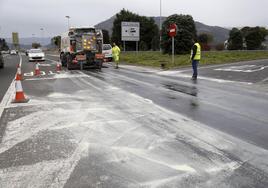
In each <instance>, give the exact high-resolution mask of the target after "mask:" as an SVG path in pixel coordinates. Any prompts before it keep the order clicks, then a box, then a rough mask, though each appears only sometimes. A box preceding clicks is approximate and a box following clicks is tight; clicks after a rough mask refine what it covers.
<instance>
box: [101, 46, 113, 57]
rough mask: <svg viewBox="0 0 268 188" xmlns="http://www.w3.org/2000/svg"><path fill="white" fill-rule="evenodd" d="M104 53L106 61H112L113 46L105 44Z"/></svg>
mask: <svg viewBox="0 0 268 188" xmlns="http://www.w3.org/2000/svg"><path fill="white" fill-rule="evenodd" d="M102 54H103V55H104V58H105V60H106V61H112V60H113V53H112V46H111V45H110V44H103V45H102Z"/></svg>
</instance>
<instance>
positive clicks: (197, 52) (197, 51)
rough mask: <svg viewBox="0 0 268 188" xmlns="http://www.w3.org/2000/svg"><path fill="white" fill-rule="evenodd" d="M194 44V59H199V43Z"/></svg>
mask: <svg viewBox="0 0 268 188" xmlns="http://www.w3.org/2000/svg"><path fill="white" fill-rule="evenodd" d="M194 45H195V46H196V47H197V49H196V54H195V56H194V60H200V59H201V46H200V44H199V43H195V44H194Z"/></svg>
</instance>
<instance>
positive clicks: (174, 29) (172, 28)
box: [168, 24, 177, 37]
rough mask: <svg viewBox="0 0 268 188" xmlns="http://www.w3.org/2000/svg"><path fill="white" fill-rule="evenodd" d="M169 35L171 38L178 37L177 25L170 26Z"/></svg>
mask: <svg viewBox="0 0 268 188" xmlns="http://www.w3.org/2000/svg"><path fill="white" fill-rule="evenodd" d="M168 35H169V36H170V37H175V36H176V35H177V25H176V24H170V26H169V29H168Z"/></svg>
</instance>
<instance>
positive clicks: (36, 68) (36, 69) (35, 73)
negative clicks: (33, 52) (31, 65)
mask: <svg viewBox="0 0 268 188" xmlns="http://www.w3.org/2000/svg"><path fill="white" fill-rule="evenodd" d="M40 74H41V73H40V69H39V63H36V64H35V70H34V75H35V76H39V75H40Z"/></svg>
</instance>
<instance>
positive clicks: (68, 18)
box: [65, 16, 71, 30]
mask: <svg viewBox="0 0 268 188" xmlns="http://www.w3.org/2000/svg"><path fill="white" fill-rule="evenodd" d="M65 18H67V20H68V30H69V29H70V18H71V17H70V16H65Z"/></svg>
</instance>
